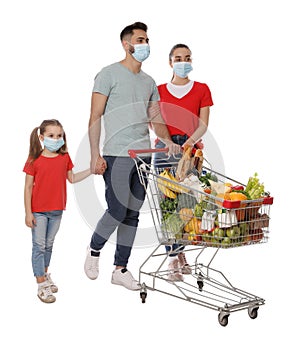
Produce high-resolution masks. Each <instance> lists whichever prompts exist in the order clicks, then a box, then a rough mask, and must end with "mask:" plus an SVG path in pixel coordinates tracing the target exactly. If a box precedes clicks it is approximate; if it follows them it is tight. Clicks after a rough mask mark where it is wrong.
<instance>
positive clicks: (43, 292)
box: [37, 280, 56, 303]
mask: <svg viewBox="0 0 300 348" xmlns="http://www.w3.org/2000/svg"><path fill="white" fill-rule="evenodd" d="M37 295H38V298H39V299H40V300H41V301H42V302H44V303H53V302H55V301H56V297H55V296H54V295H53V293H52V291H51V286H50V284H49V283H48V281H47V280H46V281H44V282H43V283H40V284H39V287H38V293H37Z"/></svg>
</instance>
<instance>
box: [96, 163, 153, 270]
mask: <svg viewBox="0 0 300 348" xmlns="http://www.w3.org/2000/svg"><path fill="white" fill-rule="evenodd" d="M104 159H105V160H106V164H107V168H106V171H105V172H104V174H103V178H104V182H105V199H106V202H107V209H106V211H105V212H104V214H103V215H102V217H101V218H100V220H99V221H98V224H97V226H96V228H95V231H94V233H93V235H92V239H91V243H90V247H91V248H92V249H93V250H97V251H98V250H101V249H102V248H103V246H104V245H105V243H106V242H107V240H108V239H109V237H110V236H111V234H112V233H113V232H114V231H115V229H117V245H116V250H115V257H114V265H117V266H123V267H126V266H127V263H128V259H129V257H130V254H131V249H132V246H133V242H134V239H135V235H136V230H137V226H138V222H139V211H140V209H141V207H142V205H143V203H144V199H145V195H146V190H145V187H144V186H143V185H142V184H141V182H140V179H139V176H138V172H137V168H136V165H135V162H134V160H133V159H132V158H130V157H116V156H104ZM144 162H146V163H147V164H150V162H151V157H149V158H144ZM145 184H147V180H146V178H145Z"/></svg>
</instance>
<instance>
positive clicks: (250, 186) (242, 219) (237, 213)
mask: <svg viewBox="0 0 300 348" xmlns="http://www.w3.org/2000/svg"><path fill="white" fill-rule="evenodd" d="M187 156H188V153H185V159H183V160H182V165H181V166H180V167H179V165H178V167H174V168H172V167H171V168H170V167H169V168H165V169H161V172H160V174H159V175H158V179H157V185H158V189H159V191H160V195H159V208H160V211H161V231H162V237H163V238H164V239H165V242H166V243H168V242H174V241H176V242H179V243H182V244H194V245H199V244H200V245H208V246H213V247H222V248H228V247H236V246H242V245H249V244H254V243H262V242H267V240H268V233H269V219H270V214H269V210H270V205H271V204H272V203H273V198H272V197H270V195H269V194H268V193H266V192H265V188H264V184H263V183H261V182H260V180H259V178H258V174H257V173H255V174H254V175H253V176H252V177H250V178H249V180H248V183H247V185H243V184H241V183H239V182H236V181H235V180H233V179H230V178H227V177H225V176H223V175H222V174H220V173H217V172H214V171H212V170H210V169H208V168H205V167H203V170H202V163H201V165H200V167H201V171H200V172H199V171H198V170H197V169H196V168H195V166H194V165H195V162H194V161H195V159H194V160H193V162H191V161H190V162H191V163H192V164H191V163H190V164H189V165H187V164H186V163H187V160H188V158H187ZM183 158H184V157H183ZM193 158H194V157H193ZM202 162H203V160H202ZM178 168H179V170H178ZM195 169H196V170H195ZM178 172H180V173H181V176H180V175H178ZM183 173H184V175H183ZM180 177H181V178H182V179H181V180H180V179H179V178H180Z"/></svg>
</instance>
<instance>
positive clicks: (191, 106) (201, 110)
mask: <svg viewBox="0 0 300 348" xmlns="http://www.w3.org/2000/svg"><path fill="white" fill-rule="evenodd" d="M169 64H170V66H171V68H172V69H173V76H172V79H171V81H170V82H168V83H165V84H162V85H160V86H158V91H159V94H160V106H161V112H162V116H163V118H164V120H165V123H166V125H167V127H168V130H169V133H170V135H171V138H172V140H173V141H174V142H175V143H177V144H179V145H181V146H182V147H184V148H185V147H186V146H191V147H195V148H203V144H202V143H201V137H202V136H203V134H204V133H205V132H206V130H207V127H208V121H209V112H210V106H212V105H213V101H212V97H211V93H210V90H209V88H208V86H207V85H206V84H204V83H200V82H196V81H193V80H190V79H189V77H188V74H189V73H190V72H191V71H192V69H193V68H192V52H191V50H190V49H189V47H188V46H187V45H185V44H177V45H175V46H174V47H173V48H172V49H171V51H170V54H169ZM155 147H156V148H164V147H165V144H164V143H163V142H162V141H161V140H159V139H157V140H156V144H155ZM172 160H174V157H173V158H171V159H168V161H172ZM177 160H178V159H177ZM154 164H155V166H156V167H166V166H168V165H167V164H166V156H165V155H164V154H163V153H158V154H155V157H154ZM166 250H167V251H168V252H169V251H170V250H171V247H170V246H166ZM173 250H176V252H174V253H171V254H169V256H170V263H169V270H170V273H169V280H172V281H180V280H183V276H182V274H189V273H191V268H190V266H189V265H188V263H187V262H186V259H185V255H184V253H183V252H182V250H183V247H182V246H180V245H178V244H173V246H172V251H173Z"/></svg>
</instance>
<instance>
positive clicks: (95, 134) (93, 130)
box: [89, 116, 101, 157]
mask: <svg viewBox="0 0 300 348" xmlns="http://www.w3.org/2000/svg"><path fill="white" fill-rule="evenodd" d="M100 133H101V118H99V117H97V118H96V117H95V118H93V117H92V116H91V118H90V122H89V141H90V149H91V156H92V157H95V156H98V155H99V144H100Z"/></svg>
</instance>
